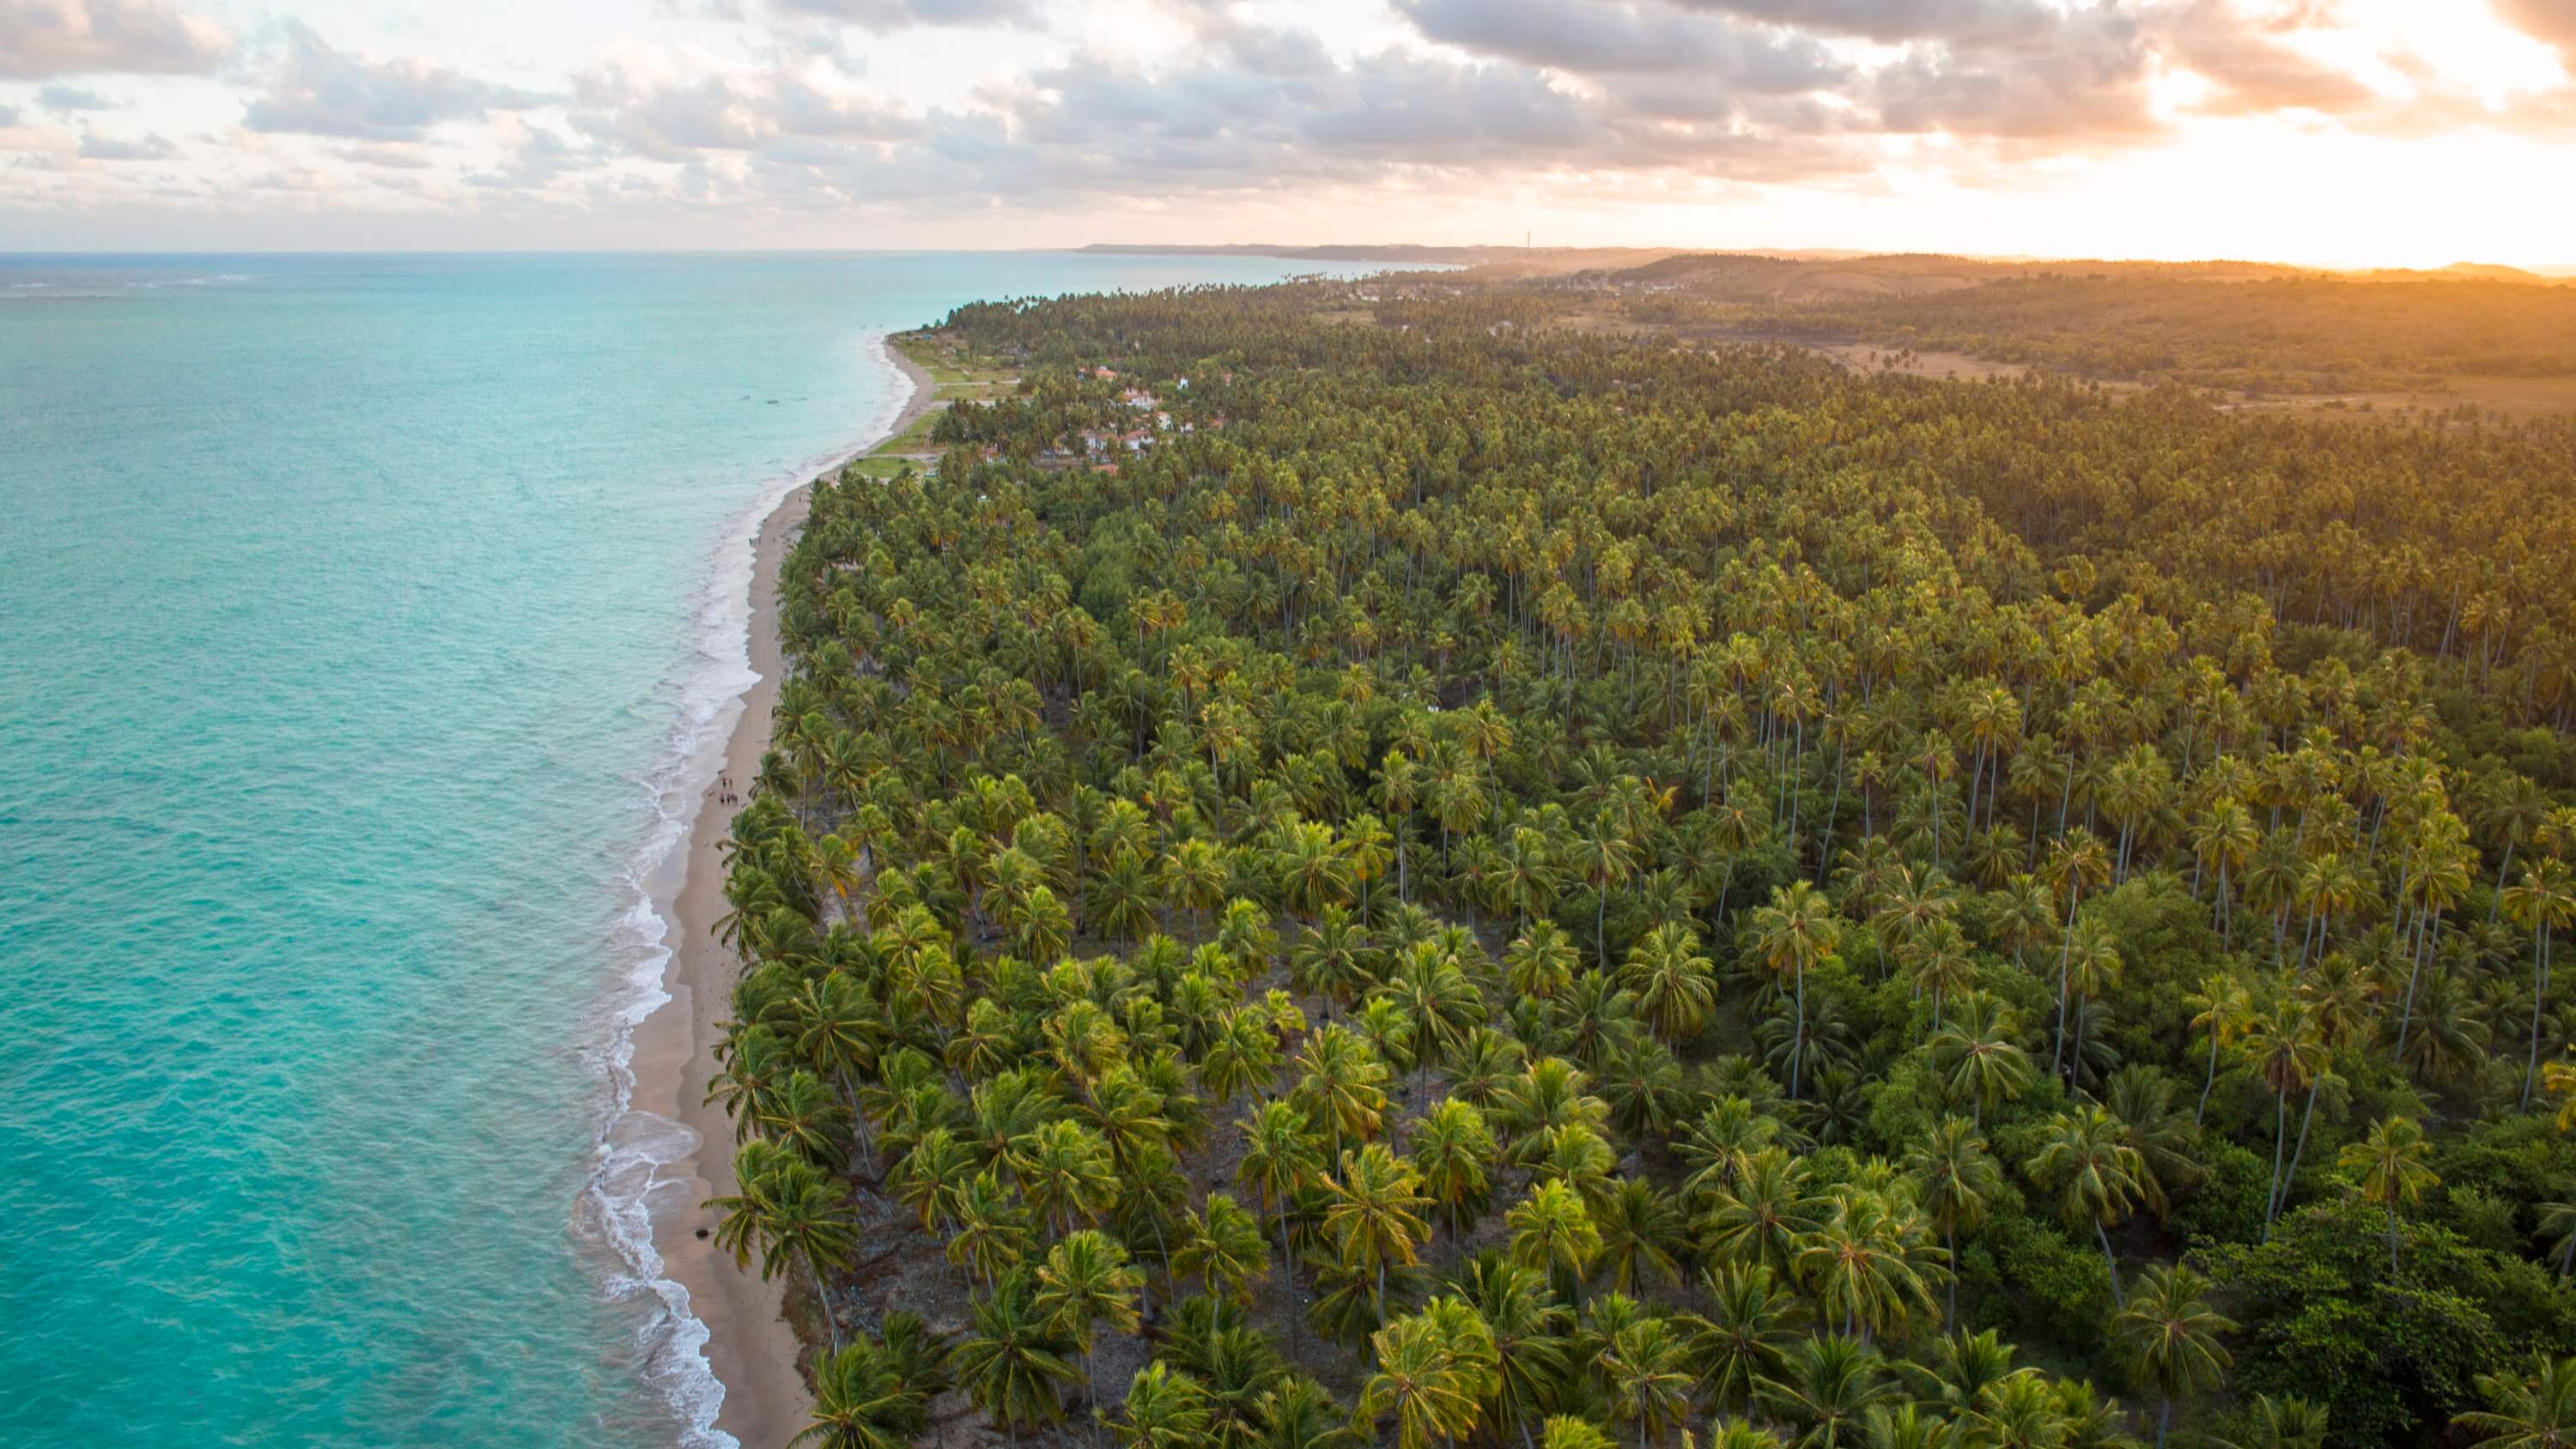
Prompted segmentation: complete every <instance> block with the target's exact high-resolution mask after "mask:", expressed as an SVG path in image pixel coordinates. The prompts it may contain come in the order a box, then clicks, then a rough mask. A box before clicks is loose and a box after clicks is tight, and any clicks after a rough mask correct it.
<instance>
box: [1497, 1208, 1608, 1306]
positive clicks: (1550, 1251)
mask: <svg viewBox="0 0 2576 1449" xmlns="http://www.w3.org/2000/svg"><path fill="white" fill-rule="evenodd" d="M1503 1223H1504V1226H1506V1227H1507V1228H1509V1229H1510V1231H1511V1254H1512V1261H1513V1262H1515V1263H1518V1264H1520V1265H1521V1266H1522V1267H1525V1268H1535V1269H1538V1270H1539V1271H1541V1272H1544V1273H1547V1274H1549V1275H1550V1277H1551V1279H1552V1280H1553V1282H1554V1284H1555V1288H1556V1294H1557V1297H1558V1298H1560V1299H1564V1300H1571V1299H1572V1298H1573V1297H1574V1285H1575V1284H1577V1283H1579V1282H1580V1281H1582V1278H1583V1274H1584V1273H1585V1271H1586V1270H1588V1269H1589V1268H1590V1267H1591V1266H1592V1260H1593V1258H1594V1256H1595V1255H1597V1254H1599V1253H1600V1251H1601V1233H1600V1230H1599V1229H1597V1228H1595V1227H1594V1226H1593V1225H1592V1213H1591V1210H1590V1209H1588V1208H1586V1207H1585V1206H1584V1204H1583V1196H1582V1194H1580V1193H1578V1192H1576V1191H1575V1190H1574V1188H1573V1187H1572V1186H1570V1185H1569V1184H1567V1183H1566V1182H1564V1181H1561V1180H1555V1181H1548V1182H1542V1183H1540V1184H1538V1185H1537V1187H1535V1188H1533V1189H1532V1190H1531V1192H1530V1195H1529V1196H1527V1197H1525V1198H1523V1199H1521V1200H1520V1201H1519V1202H1517V1203H1515V1204H1513V1205H1512V1208H1511V1210H1510V1211H1509V1212H1507V1213H1505V1214H1504V1215H1503Z"/></svg>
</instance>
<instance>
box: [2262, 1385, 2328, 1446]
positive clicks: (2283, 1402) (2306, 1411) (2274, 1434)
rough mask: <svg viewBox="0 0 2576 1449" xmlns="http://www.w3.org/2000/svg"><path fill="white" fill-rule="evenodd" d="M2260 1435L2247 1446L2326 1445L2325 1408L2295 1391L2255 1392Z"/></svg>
mask: <svg viewBox="0 0 2576 1449" xmlns="http://www.w3.org/2000/svg"><path fill="white" fill-rule="evenodd" d="M2254 1423H2255V1428H2256V1432H2257V1434H2259V1435H2260V1437H2259V1438H2257V1439H2255V1440H2254V1442H2253V1443H2251V1444H2249V1445H2247V1446H2246V1449H2326V1427H2327V1425H2326V1408H2325V1406H2324V1405H2322V1404H2316V1403H2311V1402H2309V1401H2308V1400H2306V1399H2303V1398H2300V1397H2298V1396H2297V1395H2295V1394H2288V1395H2280V1396H2275V1395H2272V1394H2256V1395H2255V1396H2254Z"/></svg>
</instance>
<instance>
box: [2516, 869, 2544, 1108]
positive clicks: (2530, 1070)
mask: <svg viewBox="0 0 2576 1449" xmlns="http://www.w3.org/2000/svg"><path fill="white" fill-rule="evenodd" d="M2542 909H2543V910H2544V911H2545V910H2546V909H2547V908H2546V907H2545V906H2544V907H2542ZM2548 1002H2549V927H2548V924H2547V918H2546V916H2544V917H2543V918H2542V924H2540V925H2536V926H2534V927H2532V928H2531V1060H2530V1061H2529V1062H2528V1063H2527V1064H2525V1065H2524V1067H2523V1069H2522V1108H2521V1110H2523V1111H2525V1112H2528V1111H2530V1110H2531V1084H2532V1083H2533V1082H2535V1081H2537V1080H2539V1077H2540V1008H2541V1007H2543V1006H2545V1005H2547V1004H2548Z"/></svg>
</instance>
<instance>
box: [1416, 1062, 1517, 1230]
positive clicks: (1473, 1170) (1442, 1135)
mask: <svg viewBox="0 0 2576 1449" xmlns="http://www.w3.org/2000/svg"><path fill="white" fill-rule="evenodd" d="M1500 1155H1501V1149H1500V1148H1499V1147H1497V1146H1496V1145H1495V1142H1494V1133H1493V1129H1492V1128H1491V1127H1488V1126H1487V1125H1486V1123H1485V1114H1484V1113H1482V1112H1480V1111H1477V1110H1476V1108H1475V1107H1474V1106H1473V1105H1472V1104H1470V1103H1466V1102H1462V1101H1459V1100H1458V1099H1456V1098H1454V1097H1443V1098H1441V1099H1440V1100H1439V1101H1437V1102H1434V1103H1432V1104H1431V1110H1430V1111H1428V1112H1426V1113H1424V1114H1423V1116H1422V1120H1421V1121H1420V1122H1419V1123H1417V1124H1416V1125H1415V1126H1414V1129H1413V1151H1412V1159H1413V1168H1414V1171H1415V1172H1416V1173H1418V1174H1419V1175H1420V1176H1421V1178H1422V1186H1423V1189H1424V1190H1425V1191H1426V1192H1428V1193H1429V1194H1430V1195H1431V1200H1432V1201H1433V1202H1436V1203H1438V1204H1439V1205H1440V1209H1441V1212H1442V1214H1443V1215H1444V1216H1446V1217H1447V1218H1448V1220H1449V1235H1450V1236H1451V1237H1453V1238H1455V1237H1456V1236H1458V1233H1459V1230H1460V1226H1461V1217H1462V1215H1463V1214H1464V1213H1465V1212H1466V1210H1467V1209H1468V1208H1470V1207H1480V1205H1481V1204H1482V1203H1483V1202H1484V1200H1485V1194H1486V1192H1487V1190H1488V1189H1490V1188H1491V1187H1492V1186H1493V1173H1494V1167H1495V1164H1496V1161H1497V1159H1498V1158H1499V1157H1500Z"/></svg>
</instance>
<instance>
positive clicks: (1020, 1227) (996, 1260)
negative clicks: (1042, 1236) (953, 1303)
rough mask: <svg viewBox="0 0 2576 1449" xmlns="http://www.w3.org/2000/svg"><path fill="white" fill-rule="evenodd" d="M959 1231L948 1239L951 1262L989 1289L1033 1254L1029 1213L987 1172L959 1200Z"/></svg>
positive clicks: (955, 1211) (957, 1213)
mask: <svg viewBox="0 0 2576 1449" xmlns="http://www.w3.org/2000/svg"><path fill="white" fill-rule="evenodd" d="M954 1216H955V1219H956V1224H957V1228H956V1231H955V1232H953V1233H951V1234H950V1235H949V1238H948V1261H949V1262H951V1263H954V1264H956V1265H957V1266H958V1268H959V1270H960V1271H961V1272H965V1273H969V1274H971V1275H973V1276H975V1277H980V1278H981V1279H983V1280H984V1286H985V1288H986V1289H988V1290H989V1289H990V1288H991V1287H992V1286H993V1283H994V1281H995V1280H996V1279H998V1278H999V1277H1000V1276H1001V1275H1002V1274H1004V1273H1007V1272H1009V1271H1010V1270H1011V1269H1013V1268H1016V1267H1018V1266H1019V1265H1020V1262H1021V1260H1022V1259H1024V1258H1026V1257H1027V1256H1028V1254H1029V1247H1030V1242H1031V1234H1030V1232H1029V1213H1028V1209H1027V1208H1025V1207H1022V1206H1021V1205H1020V1203H1019V1200H1018V1199H1017V1198H1015V1197H1014V1196H1012V1194H1011V1191H1010V1189H1008V1188H1006V1187H1004V1186H1002V1180H1001V1179H1000V1178H999V1177H997V1176H995V1175H994V1173H993V1171H992V1169H990V1168H987V1169H985V1170H984V1171H982V1172H979V1173H977V1174H975V1176H974V1178H973V1179H972V1180H971V1181H969V1182H968V1183H967V1184H966V1189H965V1191H964V1192H962V1193H960V1194H959V1195H958V1198H957V1204H956V1208H955V1210H954Z"/></svg>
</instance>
